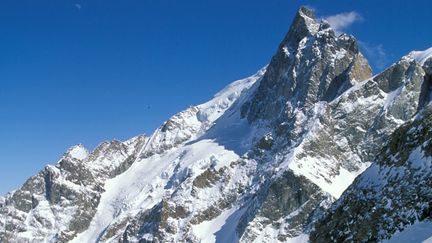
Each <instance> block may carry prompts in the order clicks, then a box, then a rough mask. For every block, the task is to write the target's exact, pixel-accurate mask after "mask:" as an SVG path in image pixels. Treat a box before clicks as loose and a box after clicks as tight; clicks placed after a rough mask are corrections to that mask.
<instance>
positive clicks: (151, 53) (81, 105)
mask: <svg viewBox="0 0 432 243" xmlns="http://www.w3.org/2000/svg"><path fill="white" fill-rule="evenodd" d="M0 4H1V6H0V33H1V38H0V111H1V112H0V121H1V123H0V137H1V140H0V194H4V193H6V192H7V191H10V190H12V189H16V188H18V187H19V186H20V185H21V184H22V183H23V182H24V181H25V179H26V178H28V177H30V176H31V175H34V174H35V173H37V171H39V170H40V169H42V168H43V166H44V165H45V164H48V163H55V162H56V161H57V160H58V158H59V157H60V156H61V155H62V154H63V152H64V151H65V150H66V149H67V148H68V147H70V146H72V145H74V144H77V143H83V144H84V145H85V146H86V147H88V148H90V149H93V148H94V147H95V146H96V145H97V144H98V143H100V142H102V141H104V140H111V139H114V138H116V139H120V140H125V139H127V138H130V137H132V136H135V135H137V134H141V133H146V134H149V133H151V132H152V131H153V130H154V129H155V128H156V127H158V126H159V125H160V124H161V123H162V122H163V121H164V120H166V119H167V118H169V117H170V116H171V115H173V114H175V113H176V112H178V111H181V110H183V109H184V108H186V107H188V106H189V105H192V104H199V103H202V102H204V101H206V100H207V99H209V98H211V97H212V95H213V94H214V93H216V92H217V91H218V90H220V89H221V88H223V87H224V86H225V85H227V84H228V83H230V82H231V81H233V80H236V79H239V78H243V77H246V76H248V75H251V74H253V73H254V72H255V71H256V70H258V69H259V68H261V67H262V66H264V65H265V64H267V63H268V62H269V60H270V58H271V56H272V55H273V53H274V51H275V50H276V48H277V46H278V44H279V42H280V40H281V39H282V38H283V36H284V35H285V33H286V31H287V29H288V27H289V25H290V23H291V20H292V18H293V16H294V14H295V12H296V10H297V9H298V7H299V6H300V5H308V6H311V7H312V8H314V9H315V11H316V14H317V15H318V16H320V17H329V16H334V15H337V14H341V13H342V15H337V16H336V17H335V18H334V19H333V21H334V24H335V25H337V26H339V28H343V29H344V30H345V31H346V32H348V33H351V34H353V35H355V36H356V37H357V38H358V40H360V41H361V44H362V48H363V50H364V52H365V54H366V56H367V57H368V58H369V59H370V62H371V64H372V65H373V67H374V71H375V72H377V71H379V70H381V69H382V68H383V67H385V66H386V65H388V64H390V63H392V62H393V61H395V60H397V59H398V58H399V57H400V56H402V55H404V54H406V53H408V52H409V51H410V50H413V49H417V50H423V49H426V48H428V47H430V46H432V28H431V27H430V23H431V22H430V10H431V9H432V1H415V0H411V1H401V0H394V1H380V0H378V1H360V0H359V1H346V0H345V1H342V0H341V1H318V0H317V1H292V0H290V1H288V0H285V1H281V0H265V1H264V0H262V1H258V0H236V1H232V0H229V1H228V0H212V1H202V0H193V1H192V0H190V1H189V0H185V1H174V0H171V1H168V0H158V1H156V0H151V1H150V0H128V1H120V0H116V1H114V0H88V1H84V0H81V1H73V0H49V1H48V0H38V1H34V0H26V1H25V0H5V1H2V2H1V3H0Z"/></svg>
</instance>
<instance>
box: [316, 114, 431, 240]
mask: <svg viewBox="0 0 432 243" xmlns="http://www.w3.org/2000/svg"><path fill="white" fill-rule="evenodd" d="M431 163H432V109H431V108H430V107H429V108H427V109H426V110H425V111H424V112H422V113H421V114H420V115H418V116H417V117H416V118H415V119H414V120H413V121H412V122H409V123H408V124H406V125H404V126H403V127H401V128H399V129H397V130H396V131H395V132H394V133H393V135H392V136H391V138H390V140H389V142H388V144H387V145H386V146H385V147H384V148H383V149H382V151H381V153H380V154H379V155H378V157H377V158H376V162H375V163H374V164H373V165H372V166H371V167H369V168H368V169H367V170H366V171H365V172H364V173H363V174H362V175H361V176H359V177H358V178H357V179H356V180H355V182H354V183H353V185H351V186H350V187H349V189H348V190H347V191H346V192H345V193H344V194H343V196H342V197H341V198H340V199H339V201H337V202H336V203H335V205H334V206H333V207H332V208H331V210H330V211H329V212H328V213H327V214H326V215H325V217H323V218H322V219H321V220H320V221H319V222H318V223H317V224H316V229H315V230H314V231H313V232H312V234H311V240H312V241H313V242H330V241H332V242H334V241H336V242H345V241H352V242H369V241H381V240H384V239H387V238H391V236H392V235H393V234H395V233H396V232H397V231H402V230H404V228H405V227H407V226H408V225H411V224H415V223H417V222H418V221H424V220H432V214H431V212H432V204H431V202H432V167H431Z"/></svg>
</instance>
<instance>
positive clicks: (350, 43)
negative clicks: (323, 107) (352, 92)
mask: <svg viewBox="0 0 432 243" xmlns="http://www.w3.org/2000/svg"><path fill="white" fill-rule="evenodd" d="M371 73H372V72H371V68H370V67H369V65H368V62H367V61H366V59H365V58H364V57H363V55H362V54H361V53H360V52H359V49H358V46H357V42H356V41H355V39H354V37H352V36H349V35H342V36H340V37H339V38H338V37H337V36H336V35H335V33H334V31H333V30H332V29H331V28H330V26H329V25H328V24H327V23H326V22H321V23H319V22H317V21H316V20H315V16H314V14H313V12H311V11H310V10H309V9H306V8H301V9H300V10H299V12H298V13H297V15H296V17H295V18H294V21H293V24H292V25H291V27H290V29H289V31H288V34H287V35H286V37H285V39H284V40H283V41H282V43H281V44H280V45H279V48H278V50H277V52H276V55H275V56H273V58H272V60H271V63H270V65H269V66H268V68H267V72H266V73H265V75H264V77H263V80H262V82H261V85H260V86H259V87H258V89H257V91H256V92H255V94H254V97H253V98H252V99H251V100H250V101H249V102H248V103H246V105H244V106H243V111H244V113H243V116H247V118H248V120H249V121H254V120H257V119H266V120H275V118H277V117H279V116H281V115H282V114H284V113H287V112H290V110H289V109H295V108H297V107H311V106H313V104H315V103H317V102H319V101H331V100H333V99H334V98H335V97H337V96H338V95H340V94H341V93H343V92H344V91H346V90H347V89H348V88H350V87H351V86H353V85H354V84H356V83H357V82H358V81H362V80H365V79H367V78H369V77H370V76H371Z"/></svg>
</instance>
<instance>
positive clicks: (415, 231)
mask: <svg viewBox="0 0 432 243" xmlns="http://www.w3.org/2000/svg"><path fill="white" fill-rule="evenodd" d="M402 242H412V243H414V242H424V243H431V242H432V222H431V221H422V222H416V223H414V224H412V225H410V226H408V227H406V228H405V229H404V230H402V231H399V232H397V233H395V234H394V235H392V237H391V238H390V239H388V240H384V241H383V243H402Z"/></svg>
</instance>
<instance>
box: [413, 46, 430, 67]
mask: <svg viewBox="0 0 432 243" xmlns="http://www.w3.org/2000/svg"><path fill="white" fill-rule="evenodd" d="M408 56H409V57H411V58H413V59H414V60H416V61H417V62H418V63H420V64H421V65H423V64H425V62H426V61H427V60H428V59H429V58H431V57H432V47H430V48H429V49H426V50H424V51H412V52H410V53H409V54H408Z"/></svg>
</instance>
